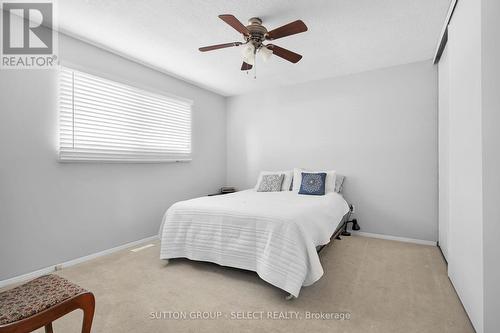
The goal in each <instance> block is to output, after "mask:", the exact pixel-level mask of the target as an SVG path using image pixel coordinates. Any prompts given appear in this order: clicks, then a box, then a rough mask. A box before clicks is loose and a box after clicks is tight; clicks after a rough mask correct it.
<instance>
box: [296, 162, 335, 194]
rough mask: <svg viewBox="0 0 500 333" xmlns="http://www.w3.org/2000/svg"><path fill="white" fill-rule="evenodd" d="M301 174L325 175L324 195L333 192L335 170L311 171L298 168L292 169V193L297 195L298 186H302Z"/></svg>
mask: <svg viewBox="0 0 500 333" xmlns="http://www.w3.org/2000/svg"><path fill="white" fill-rule="evenodd" d="M302 172H310V173H319V172H325V173H326V180H325V193H330V192H335V179H336V178H337V173H336V172H335V170H319V171H311V170H304V169H300V168H295V169H293V191H294V192H297V193H299V190H300V184H302Z"/></svg>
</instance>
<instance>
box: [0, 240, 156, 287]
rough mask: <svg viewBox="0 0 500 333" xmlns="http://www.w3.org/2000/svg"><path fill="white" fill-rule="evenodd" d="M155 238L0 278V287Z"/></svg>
mask: <svg viewBox="0 0 500 333" xmlns="http://www.w3.org/2000/svg"><path fill="white" fill-rule="evenodd" d="M156 239H158V236H157V235H155V236H151V237H147V238H144V239H139V240H136V241H133V242H130V243H127V244H122V245H119V246H116V247H113V248H111V249H107V250H104V251H100V252H97V253H93V254H89V255H88V256H84V257H80V258H76V259H73V260H69V261H66V262H63V263H60V264H55V265H52V266H49V267H45V268H42V269H39V270H36V271H34V272H30V273H26V274H23V275H19V276H14V277H12V278H9V279H6V280H1V281H0V288H3V287H5V286H7V285H10V284H13V283H19V282H23V281H26V280H31V279H34V278H36V277H39V276H42V275H44V274H49V273H52V272H54V271H55V270H56V266H58V267H61V268H66V267H70V266H73V265H76V264H80V263H82V262H85V261H89V260H92V259H95V258H98V257H102V256H105V255H107V254H111V253H113V252H117V251H120V250H123V249H126V248H128V247H132V246H136V245H138V244H142V243H146V242H152V241H154V240H156Z"/></svg>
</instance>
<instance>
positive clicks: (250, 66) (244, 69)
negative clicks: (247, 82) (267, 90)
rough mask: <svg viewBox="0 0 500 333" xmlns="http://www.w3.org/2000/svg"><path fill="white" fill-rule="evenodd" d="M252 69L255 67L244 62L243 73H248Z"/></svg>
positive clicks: (242, 65)
mask: <svg viewBox="0 0 500 333" xmlns="http://www.w3.org/2000/svg"><path fill="white" fill-rule="evenodd" d="M252 67H253V66H252V65H250V64H247V63H246V62H244V61H243V64H241V70H242V71H248V70H250V69H252Z"/></svg>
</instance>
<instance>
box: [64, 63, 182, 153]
mask: <svg viewBox="0 0 500 333" xmlns="http://www.w3.org/2000/svg"><path fill="white" fill-rule="evenodd" d="M191 106H192V102H190V101H187V100H183V99H179V98H173V97H167V96H163V95H159V94H154V93H151V92H147V91H144V90H141V89H138V88H135V87H132V86H128V85H125V84H121V83H117V82H113V81H110V80H106V79H103V78H100V77H97V76H94V75H90V74H86V73H82V72H78V71H74V70H70V69H67V68H63V69H62V70H61V73H60V78H59V128H60V147H59V158H60V160H61V161H110V162H113V161H117V162H118V161H122V162H127V161H130V162H162V161H186V160H190V159H191Z"/></svg>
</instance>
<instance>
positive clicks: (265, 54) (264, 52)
mask: <svg viewBox="0 0 500 333" xmlns="http://www.w3.org/2000/svg"><path fill="white" fill-rule="evenodd" d="M259 54H260V56H261V58H262V60H264V61H268V60H269V59H271V56H272V55H273V51H271V50H269V49H268V48H267V47H265V46H264V45H262V47H261V48H260V49H259Z"/></svg>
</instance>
